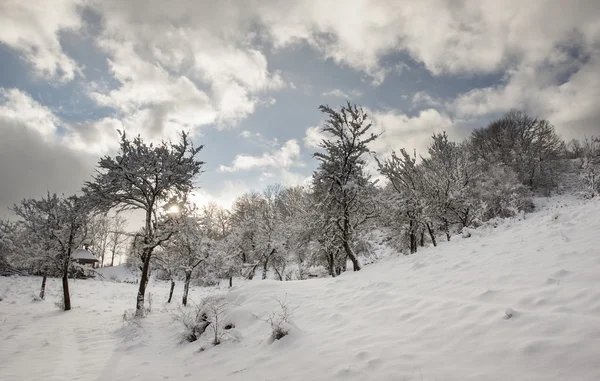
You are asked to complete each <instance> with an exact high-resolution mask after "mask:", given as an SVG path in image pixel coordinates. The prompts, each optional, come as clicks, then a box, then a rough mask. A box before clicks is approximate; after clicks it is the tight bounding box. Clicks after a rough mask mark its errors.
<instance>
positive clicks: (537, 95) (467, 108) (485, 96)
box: [448, 52, 600, 138]
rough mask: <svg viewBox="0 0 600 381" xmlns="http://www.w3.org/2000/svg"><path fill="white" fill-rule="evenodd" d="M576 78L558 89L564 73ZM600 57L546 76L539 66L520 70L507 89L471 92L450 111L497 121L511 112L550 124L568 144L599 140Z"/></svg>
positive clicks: (558, 67)
mask: <svg viewBox="0 0 600 381" xmlns="http://www.w3.org/2000/svg"><path fill="white" fill-rule="evenodd" d="M564 71H569V72H574V73H573V74H572V75H571V77H570V78H569V80H568V81H566V82H564V83H560V82H559V81H558V80H557V78H558V77H559V76H560V74H561V72H564ZM598 72H600V52H596V53H594V54H593V55H591V56H590V57H589V58H588V59H586V60H583V61H581V62H577V61H576V60H569V59H566V58H565V60H564V61H563V62H555V63H553V64H552V66H551V67H547V68H546V71H544V70H542V69H541V68H539V67H537V66H533V67H527V66H523V67H520V68H519V70H516V71H514V72H512V73H511V74H510V75H509V77H508V79H507V81H506V82H505V83H502V84H499V85H495V86H490V87H486V88H479V89H473V90H471V91H468V92H466V93H464V94H461V95H460V96H459V97H457V98H456V99H455V100H454V101H453V102H452V103H451V104H449V105H448V106H449V108H450V109H451V110H452V111H453V112H454V113H455V114H456V116H457V117H458V118H465V119H476V118H481V119H484V118H486V117H496V116H498V115H499V114H501V113H503V112H506V111H508V110H510V109H512V108H517V109H521V110H525V111H527V112H530V113H532V114H534V115H536V116H538V117H542V118H546V119H548V120H550V122H552V123H553V124H554V125H555V126H556V128H557V130H558V131H559V132H560V133H561V134H562V135H563V136H564V137H565V138H581V137H582V136H583V135H584V134H587V135H591V134H598V129H599V127H598V122H599V121H600V110H599V109H598V106H597V100H598V99H600V77H599V76H598V74H597V73H598Z"/></svg>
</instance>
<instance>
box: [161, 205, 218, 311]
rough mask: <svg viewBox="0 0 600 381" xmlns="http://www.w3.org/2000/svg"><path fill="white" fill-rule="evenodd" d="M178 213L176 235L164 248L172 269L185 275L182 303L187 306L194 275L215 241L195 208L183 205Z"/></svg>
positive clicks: (175, 223)
mask: <svg viewBox="0 0 600 381" xmlns="http://www.w3.org/2000/svg"><path fill="white" fill-rule="evenodd" d="M177 213H178V214H179V215H178V216H177V217H176V218H174V219H173V225H174V234H173V236H172V237H171V239H169V240H168V241H166V242H164V243H163V245H162V246H163V248H164V254H165V256H166V257H167V258H168V261H169V262H170V263H172V266H171V269H172V268H175V269H177V270H179V271H181V272H182V273H183V275H184V284H183V296H182V299H181V303H182V304H183V305H184V306H187V302H188V293H189V290H190V281H191V279H192V273H193V272H194V270H196V269H197V268H198V266H200V265H201V264H203V263H204V261H206V259H207V258H208V256H209V255H210V253H211V250H212V249H213V247H214V241H213V239H211V238H210V237H209V236H208V234H207V231H206V229H205V228H204V227H203V226H202V220H201V216H200V213H199V212H198V211H197V210H196V208H195V207H193V206H192V205H189V204H188V205H186V204H183V205H182V207H181V210H178V211H177ZM171 282H173V278H171ZM172 285H173V283H172Z"/></svg>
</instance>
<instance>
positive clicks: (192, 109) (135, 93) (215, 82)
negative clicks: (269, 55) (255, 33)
mask: <svg viewBox="0 0 600 381" xmlns="http://www.w3.org/2000/svg"><path fill="white" fill-rule="evenodd" d="M94 6H95V10H96V11H97V12H99V13H100V14H101V15H102V16H103V19H104V20H105V23H104V28H103V30H102V33H101V35H100V36H99V37H98V46H99V47H100V48H101V49H102V50H103V51H104V52H105V53H106V54H108V56H109V62H110V68H111V71H112V73H113V74H114V76H115V78H116V79H117V80H118V81H119V82H120V83H121V86H120V87H119V88H118V89H114V90H111V91H109V92H98V91H96V92H93V93H92V95H93V96H94V98H95V99H96V100H98V101H99V102H100V103H102V104H104V105H108V106H111V107H116V108H118V109H119V110H121V111H122V112H123V114H124V115H125V116H128V117H131V115H132V114H134V113H136V112H141V111H142V110H145V109H155V110H156V111H154V114H155V115H154V116H155V119H158V120H156V121H155V124H154V127H155V130H156V131H157V132H162V130H161V127H162V129H163V130H166V129H169V128H171V127H173V128H175V127H177V128H179V129H181V128H182V127H183V128H185V129H188V130H189V129H195V128H197V127H199V126H202V125H207V124H216V125H217V127H219V128H226V127H229V126H233V125H236V124H238V123H239V122H240V121H241V120H244V119H245V118H247V117H248V116H249V115H251V114H253V113H254V112H255V111H256V109H257V107H259V106H264V107H268V106H270V105H272V104H274V102H275V99H274V98H273V97H266V99H264V100H263V99H262V98H261V96H262V94H263V93H264V92H267V91H274V90H278V89H281V88H282V87H284V86H285V83H284V81H283V80H282V78H281V76H280V74H279V72H277V71H274V72H270V71H269V70H268V68H267V59H266V57H265V55H264V54H263V53H262V52H261V51H260V50H258V49H256V48H255V47H253V46H252V44H251V40H252V38H253V37H252V34H250V33H248V29H247V28H249V24H248V20H245V21H244V20H243V18H245V17H246V16H244V14H245V11H244V10H243V9H242V8H246V7H240V5H236V4H235V3H232V4H230V6H231V7H230V8H229V7H227V6H223V7H221V6H219V7H215V6H214V5H211V4H209V3H206V4H203V3H202V2H195V1H184V0H178V1H175V2H174V3H172V4H171V5H169V7H168V9H165V6H164V3H162V2H158V1H150V2H146V1H143V2H142V1H135V0H133V1H128V2H127V4H125V5H124V4H123V3H122V2H121V1H112V0H106V1H102V2H98V3H94ZM190 15H194V17H190ZM236 20H237V21H239V23H236ZM211 25H212V27H211ZM229 27H231V29H228V28H229ZM217 30H218V31H223V33H218V32H216V31H217ZM225 30H227V31H228V32H225Z"/></svg>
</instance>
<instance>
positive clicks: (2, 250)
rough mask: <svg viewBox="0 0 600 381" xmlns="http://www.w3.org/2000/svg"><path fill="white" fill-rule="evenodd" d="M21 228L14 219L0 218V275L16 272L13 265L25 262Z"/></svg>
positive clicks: (23, 239)
mask: <svg viewBox="0 0 600 381" xmlns="http://www.w3.org/2000/svg"><path fill="white" fill-rule="evenodd" d="M25 241H26V240H25V237H24V234H23V229H20V225H19V224H18V223H16V222H14V221H9V220H0V275H12V274H16V273H18V271H17V270H16V269H15V268H14V265H15V264H17V263H15V262H18V264H21V265H23V264H25V263H26V262H25V261H23V259H22V258H21V257H22V251H23V244H24V242H25Z"/></svg>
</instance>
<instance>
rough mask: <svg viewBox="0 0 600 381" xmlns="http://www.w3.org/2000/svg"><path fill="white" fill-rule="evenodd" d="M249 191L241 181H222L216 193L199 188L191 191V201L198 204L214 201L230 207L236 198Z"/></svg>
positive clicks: (204, 204)
mask: <svg viewBox="0 0 600 381" xmlns="http://www.w3.org/2000/svg"><path fill="white" fill-rule="evenodd" d="M249 191H250V188H249V187H248V185H247V184H246V183H245V182H243V181H240V180H237V181H224V182H223V186H222V188H221V189H220V190H219V192H218V193H216V194H211V193H209V192H207V191H206V190H204V189H202V188H200V189H198V190H197V191H195V192H193V193H192V195H191V201H192V202H193V203H195V204H196V205H198V206H206V205H208V204H210V203H216V204H217V205H219V206H221V207H223V208H225V209H230V208H231V206H232V205H233V202H234V201H235V200H236V198H238V197H239V196H241V195H243V194H244V193H246V192H249Z"/></svg>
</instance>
